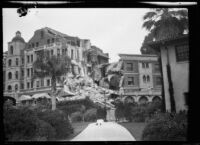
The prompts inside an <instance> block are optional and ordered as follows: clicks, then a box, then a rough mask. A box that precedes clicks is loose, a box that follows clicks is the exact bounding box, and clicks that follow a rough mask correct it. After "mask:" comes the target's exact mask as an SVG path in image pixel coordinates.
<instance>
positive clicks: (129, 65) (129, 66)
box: [126, 63, 133, 71]
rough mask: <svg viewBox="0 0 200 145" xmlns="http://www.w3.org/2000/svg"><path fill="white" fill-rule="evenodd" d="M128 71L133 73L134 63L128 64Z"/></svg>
mask: <svg viewBox="0 0 200 145" xmlns="http://www.w3.org/2000/svg"><path fill="white" fill-rule="evenodd" d="M126 70H127V71H132V70H133V64H132V63H127V67H126Z"/></svg>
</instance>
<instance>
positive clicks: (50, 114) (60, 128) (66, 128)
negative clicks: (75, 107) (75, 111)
mask: <svg viewBox="0 0 200 145" xmlns="http://www.w3.org/2000/svg"><path fill="white" fill-rule="evenodd" d="M37 115H38V117H39V119H40V120H43V121H45V122H47V123H49V124H50V125H51V126H52V127H53V128H54V129H55V132H56V136H55V138H56V139H62V138H66V137H68V136H69V135H70V134H71V133H73V128H72V126H71V124H70V122H69V120H68V117H67V116H66V115H65V114H64V113H63V112H62V111H61V110H55V111H52V110H46V111H44V112H38V113H37Z"/></svg>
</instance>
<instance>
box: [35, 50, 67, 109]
mask: <svg viewBox="0 0 200 145" xmlns="http://www.w3.org/2000/svg"><path fill="white" fill-rule="evenodd" d="M70 65H71V59H70V58H69V57H68V56H63V55H62V56H55V55H52V56H50V55H49V53H48V51H41V52H40V54H39V53H38V55H37V60H36V61H35V62H34V63H33V69H34V76H33V79H35V78H44V77H47V76H49V77H51V91H52V95H51V96H52V110H55V109H56V82H57V81H60V77H61V76H62V75H64V74H66V73H67V72H68V71H69V67H70Z"/></svg>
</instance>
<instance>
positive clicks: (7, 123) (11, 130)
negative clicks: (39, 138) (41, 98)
mask: <svg viewBox="0 0 200 145" xmlns="http://www.w3.org/2000/svg"><path fill="white" fill-rule="evenodd" d="M3 121H4V131H5V137H6V139H7V140H9V141H18V140H32V139H33V137H34V136H35V134H36V129H37V123H36V122H37V116H36V114H35V113H34V112H33V111H32V110H30V109H28V108H27V107H25V108H23V107H21V108H18V109H15V108H9V109H6V110H4V119H3Z"/></svg>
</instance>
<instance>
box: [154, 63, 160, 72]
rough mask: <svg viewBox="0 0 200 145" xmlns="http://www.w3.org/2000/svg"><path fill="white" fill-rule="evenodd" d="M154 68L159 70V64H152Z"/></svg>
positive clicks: (156, 70)
mask: <svg viewBox="0 0 200 145" xmlns="http://www.w3.org/2000/svg"><path fill="white" fill-rule="evenodd" d="M154 69H155V72H159V71H160V65H159V64H158V63H156V64H154Z"/></svg>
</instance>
